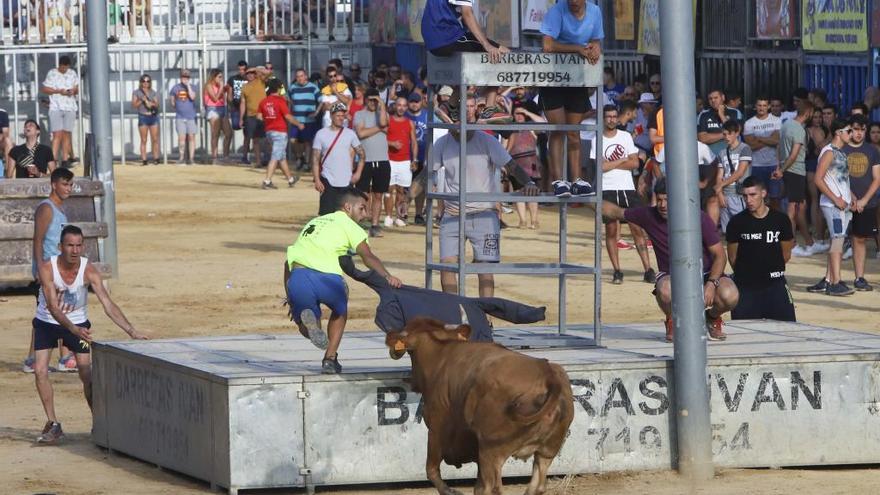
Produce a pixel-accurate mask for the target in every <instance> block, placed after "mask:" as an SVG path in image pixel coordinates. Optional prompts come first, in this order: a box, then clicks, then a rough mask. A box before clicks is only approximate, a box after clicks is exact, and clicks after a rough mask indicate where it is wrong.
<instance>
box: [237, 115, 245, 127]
mask: <svg viewBox="0 0 880 495" xmlns="http://www.w3.org/2000/svg"><path fill="white" fill-rule="evenodd" d="M238 127H242V128H243V127H244V117H239V118H238Z"/></svg>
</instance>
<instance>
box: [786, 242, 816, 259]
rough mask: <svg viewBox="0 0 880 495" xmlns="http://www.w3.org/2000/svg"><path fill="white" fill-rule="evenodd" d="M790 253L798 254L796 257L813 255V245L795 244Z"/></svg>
mask: <svg viewBox="0 0 880 495" xmlns="http://www.w3.org/2000/svg"><path fill="white" fill-rule="evenodd" d="M791 255H792V256H798V257H807V256H812V255H813V246H812V245H809V246H807V247H803V246H795V247H794V248H793V249H792V250H791Z"/></svg>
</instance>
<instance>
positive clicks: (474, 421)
mask: <svg viewBox="0 0 880 495" xmlns="http://www.w3.org/2000/svg"><path fill="white" fill-rule="evenodd" d="M469 335H470V327H469V326H467V325H461V326H457V327H454V326H449V327H444V325H443V323H442V322H440V321H437V320H433V319H428V318H418V319H414V320H412V321H411V322H409V323H408V324H407V325H406V328H404V330H403V331H401V332H392V333H389V334H388V336H387V337H386V339H385V343H386V345H388V347H389V349H390V352H391V357H392V358H394V359H400V358H401V357H402V356H403V355H404V354H405V353H407V352H408V353H409V355H410V359H411V360H412V388H413V390H415V391H416V392H420V393H421V394H422V397H423V399H424V418H425V424H426V425H427V426H428V458H427V460H426V466H425V469H426V471H427V475H428V480H430V481H431V483H433V484H434V487H435V488H437V491H439V492H440V493H441V495H456V494H457V495H460V492H459V491H458V490H454V489H452V488H449V486H448V485H447V484H446V483H444V482H443V479H442V478H441V477H440V461H441V460H443V461H445V462H446V463H447V464H450V465H454V466H456V467H461V465H462V464H464V463H466V462H476V463H477V466H478V469H479V470H478V474H477V482H476V486H475V487H474V493H475V494H476V495H480V494H484V493H485V494H499V495H500V494H501V467H502V466H503V465H504V463H505V462H506V461H507V459H508V458H509V457H510V456H514V457H516V458H517V459H520V460H525V459H528V458H529V457H531V456H534V462H533V464H532V479H531V482H530V483H529V486H528V489H527V490H526V494H527V495H537V494H540V493H544V490H545V487H546V483H547V470H548V468H549V467H550V463H551V462H552V461H553V458H554V457H555V456H556V454H557V453H558V452H559V449H560V448H562V444H563V442H564V441H565V437H566V433H567V431H568V427H569V425H570V424H571V420H572V418H573V417H574V405H573V401H572V395H571V384H570V383H569V381H568V376H567V375H566V374H565V371H564V370H563V369H562V367H560V366H559V365H556V364H552V363H550V362H548V361H547V360H546V359H536V358H533V357H529V356H525V355H522V354H519V353H516V352H513V351H510V350H508V349H505V348H504V347H501V346H500V345H497V344H492V343H479V342H467V340H468V337H469Z"/></svg>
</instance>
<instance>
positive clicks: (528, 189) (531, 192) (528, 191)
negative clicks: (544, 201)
mask: <svg viewBox="0 0 880 495" xmlns="http://www.w3.org/2000/svg"><path fill="white" fill-rule="evenodd" d="M521 191H522V193H523V194H524V195H526V196H537V195H538V194H539V193H540V192H541V189H539V188H538V185H537V184H535V183H534V182H532V181H529V182H528V183H527V184H526V185H525V186H523V188H522V189H521Z"/></svg>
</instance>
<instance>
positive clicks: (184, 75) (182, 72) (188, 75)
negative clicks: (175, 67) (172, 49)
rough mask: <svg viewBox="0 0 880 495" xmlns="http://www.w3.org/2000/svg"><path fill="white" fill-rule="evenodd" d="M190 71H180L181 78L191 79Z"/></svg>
mask: <svg viewBox="0 0 880 495" xmlns="http://www.w3.org/2000/svg"><path fill="white" fill-rule="evenodd" d="M190 76H191V74H190V72H189V69H180V77H190Z"/></svg>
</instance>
